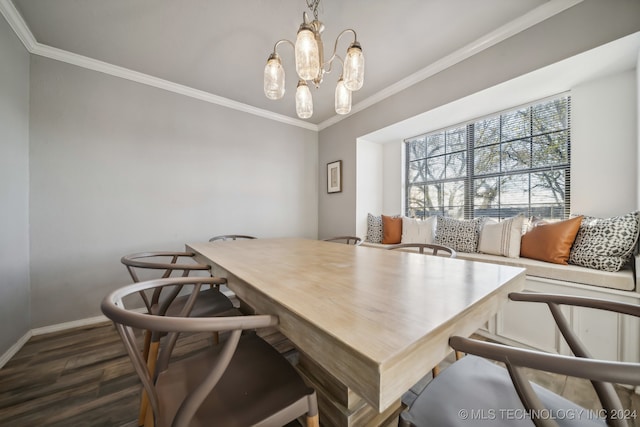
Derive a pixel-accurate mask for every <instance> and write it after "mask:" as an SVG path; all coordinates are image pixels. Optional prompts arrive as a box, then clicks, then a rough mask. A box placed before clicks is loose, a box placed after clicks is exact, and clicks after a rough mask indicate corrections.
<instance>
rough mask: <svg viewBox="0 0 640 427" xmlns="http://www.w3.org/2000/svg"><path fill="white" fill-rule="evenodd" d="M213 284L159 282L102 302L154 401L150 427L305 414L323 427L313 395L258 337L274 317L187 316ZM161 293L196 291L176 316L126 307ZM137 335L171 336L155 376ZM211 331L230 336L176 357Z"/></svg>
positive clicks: (312, 425)
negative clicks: (180, 344) (181, 338)
mask: <svg viewBox="0 0 640 427" xmlns="http://www.w3.org/2000/svg"><path fill="white" fill-rule="evenodd" d="M216 284H217V279H216V278H211V277H180V278H168V279H157V280H150V281H144V282H139V283H134V284H131V285H128V286H124V287H122V288H119V289H116V290H115V291H113V292H111V293H109V294H108V295H107V296H106V297H105V298H104V299H103V301H102V304H101V309H102V312H103V313H104V315H105V316H107V317H108V318H109V319H111V320H112V321H113V323H114V325H115V327H116V329H117V331H118V333H119V335H120V337H121V339H122V342H123V344H124V346H125V348H126V351H127V353H128V355H129V358H130V359H131V362H132V363H133V365H134V368H135V371H136V373H137V374H138V377H139V379H140V381H141V382H142V385H143V387H144V390H145V392H146V394H147V395H148V396H149V403H150V407H151V409H152V410H151V411H147V413H146V420H145V425H147V426H151V425H153V426H155V427H169V426H171V427H186V426H204V425H219V426H283V425H285V424H287V423H289V422H292V421H294V420H296V419H298V418H299V417H304V416H306V420H307V426H309V427H318V426H319V421H318V407H317V399H316V393H315V390H314V389H312V388H310V387H308V386H307V385H306V384H305V382H304V380H303V379H302V377H301V376H300V374H299V373H298V372H297V371H296V369H295V368H294V367H293V366H292V365H291V364H290V363H289V362H288V361H287V359H286V358H285V357H284V356H282V355H281V354H280V353H278V352H277V351H276V350H275V349H274V348H273V347H271V346H270V345H269V344H268V343H267V342H266V341H264V340H263V339H261V338H260V337H258V336H257V334H256V333H255V332H254V330H258V329H261V328H266V327H271V326H275V325H277V323H278V318H277V317H275V316H271V315H246V316H244V315H243V316H228V317H189V315H190V314H191V310H192V309H193V307H194V306H195V304H196V301H197V299H198V298H199V297H200V295H201V294H202V292H200V290H201V288H202V287H206V286H211V285H216ZM158 288H162V289H166V288H175V289H180V290H181V291H184V290H185V289H186V288H191V289H189V290H190V292H189V294H188V295H189V296H188V300H187V302H186V304H185V305H184V306H183V309H182V311H181V312H180V313H178V315H176V316H166V315H165V316H163V315H159V314H156V313H155V312H152V313H151V314H145V313H139V312H138V311H136V310H135V309H132V308H131V307H129V306H128V305H127V304H126V302H127V301H129V300H128V298H127V297H128V296H130V295H132V294H135V293H139V292H147V291H151V292H153V291H154V290H155V289H158ZM139 330H151V331H154V332H159V333H166V334H167V338H168V340H167V341H166V345H163V347H162V350H161V353H160V356H159V358H158V363H157V365H156V367H155V369H154V370H153V371H151V372H150V371H149V370H148V368H147V365H146V363H145V361H144V359H143V358H142V356H141V351H140V349H139V347H138V340H137V338H136V337H137V335H138V334H137V332H138V331H139ZM213 331H215V332H219V333H222V332H225V333H226V334H225V335H224V339H223V340H222V341H221V343H220V344H219V345H216V346H211V347H209V348H206V349H205V350H204V351H201V352H198V353H196V354H195V355H192V356H189V357H187V358H179V359H177V360H176V358H172V351H173V348H174V344H175V342H176V340H177V336H178V335H179V334H180V333H187V332H213Z"/></svg>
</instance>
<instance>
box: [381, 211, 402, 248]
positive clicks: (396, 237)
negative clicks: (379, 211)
mask: <svg viewBox="0 0 640 427" xmlns="http://www.w3.org/2000/svg"><path fill="white" fill-rule="evenodd" d="M401 240H402V217H393V216H386V215H382V243H386V244H396V243H400V241H401Z"/></svg>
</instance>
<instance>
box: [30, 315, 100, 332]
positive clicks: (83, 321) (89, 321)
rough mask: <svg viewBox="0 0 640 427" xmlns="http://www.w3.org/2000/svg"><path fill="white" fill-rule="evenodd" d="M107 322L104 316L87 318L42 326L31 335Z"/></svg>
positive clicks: (33, 330)
mask: <svg viewBox="0 0 640 427" xmlns="http://www.w3.org/2000/svg"><path fill="white" fill-rule="evenodd" d="M102 322H109V319H108V318H107V317H106V316H102V315H100V316H95V317H88V318H86V319H80V320H72V321H71V322H63V323H57V324H55V325H49V326H43V327H41V328H35V329H32V330H31V334H32V335H33V336H34V337H35V336H38V335H44V334H50V333H52V332H60V331H64V330H67V329H73V328H79V327H82V326H88V325H95V324H96V323H102Z"/></svg>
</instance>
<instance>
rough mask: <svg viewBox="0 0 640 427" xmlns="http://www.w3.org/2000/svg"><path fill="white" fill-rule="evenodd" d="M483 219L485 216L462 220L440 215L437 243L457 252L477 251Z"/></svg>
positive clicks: (437, 227) (437, 226)
mask: <svg viewBox="0 0 640 427" xmlns="http://www.w3.org/2000/svg"><path fill="white" fill-rule="evenodd" d="M483 221H484V218H476V219H469V220H460V219H453V218H447V217H443V216H438V219H437V225H436V239H435V243H436V244H437V245H443V246H448V247H450V248H452V249H454V250H455V251H457V252H467V253H472V252H476V250H477V248H478V237H479V236H480V226H481V225H482V223H483Z"/></svg>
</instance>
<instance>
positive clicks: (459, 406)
mask: <svg viewBox="0 0 640 427" xmlns="http://www.w3.org/2000/svg"><path fill="white" fill-rule="evenodd" d="M509 298H510V299H511V300H514V301H527V302H532V303H543V304H546V305H547V306H548V307H549V309H550V310H551V314H552V315H553V318H554V320H555V321H556V324H557V327H558V329H559V330H560V332H561V333H562V335H563V337H564V338H565V341H566V342H567V344H568V345H569V348H570V349H571V351H572V352H573V354H574V356H564V355H559V354H552V353H545V352H541V351H534V350H526V349H521V348H515V347H511V346H506V345H502V344H496V343H491V342H486V341H480V340H476V339H470V338H463V337H455V336H454V337H451V338H450V340H449V345H450V346H451V347H452V348H454V349H456V350H458V351H461V352H465V353H468V355H467V356H465V357H463V358H462V359H461V360H459V361H457V362H454V363H453V364H452V365H451V366H450V367H448V368H447V369H445V370H444V371H443V372H442V373H441V374H440V375H439V376H438V377H437V378H435V379H433V380H432V381H431V382H430V383H429V384H427V386H426V387H425V388H424V390H423V391H422V392H421V393H420V394H419V395H418V397H417V398H416V400H415V401H414V402H413V403H411V404H410V406H409V407H408V408H407V409H406V410H405V411H404V412H402V413H401V415H400V419H399V426H400V427H422V426H439V427H448V426H460V425H466V424H468V425H491V426H498V427H500V426H504V427H506V426H514V425H515V426H520V425H522V426H530V425H532V424H533V425H535V426H536V427H558V426H562V427H569V426H605V425H609V426H612V427H629V425H630V424H629V423H628V422H627V421H633V419H632V418H633V411H632V410H630V409H629V408H625V407H624V406H623V405H622V403H621V401H620V398H619V397H618V394H617V393H616V391H615V388H614V386H613V383H616V384H627V385H631V386H638V385H640V363H637V362H634V363H630V362H612V361H607V360H600V359H595V358H593V357H592V356H591V355H590V353H589V351H588V350H587V349H586V348H585V346H584V345H583V343H582V342H581V341H580V339H579V338H578V336H577V335H576V334H575V333H574V332H573V331H572V329H571V326H570V323H569V321H568V320H567V318H566V317H565V316H564V314H563V313H562V309H561V306H563V305H571V306H578V307H585V308H591V309H596V310H606V311H610V312H614V313H621V314H625V315H631V316H635V317H640V306H639V305H634V304H628V303H621V302H615V301H607V300H599V299H594V298H585V297H576V296H567V295H556V294H542V293H540V294H538V293H518V292H516V293H512V294H510V295H509ZM489 360H493V361H496V362H501V363H502V364H504V365H505V366H506V369H505V368H503V367H502V366H499V365H497V364H496V363H493V362H490V361H489ZM525 368H528V369H534V370H541V371H546V372H551V373H555V374H560V375H567V376H570V377H578V378H585V379H588V380H590V381H591V383H592V384H593V388H594V389H595V392H596V394H597V396H598V399H599V401H600V404H601V405H602V408H603V411H595V412H593V411H590V410H588V409H587V408H583V407H580V406H578V405H577V404H575V403H573V402H571V401H569V400H567V399H565V398H564V397H562V396H559V395H557V394H555V393H553V392H551V391H550V390H547V389H545V388H543V387H541V386H539V385H536V384H531V383H530V382H529V380H528V379H527V378H526V376H525V371H524V369H525ZM517 414H520V416H516V415H517ZM625 414H626V418H627V419H625ZM604 415H606V417H603V416H604ZM482 418H484V420H483V419H482ZM483 423H484V424H483Z"/></svg>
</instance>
